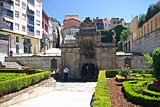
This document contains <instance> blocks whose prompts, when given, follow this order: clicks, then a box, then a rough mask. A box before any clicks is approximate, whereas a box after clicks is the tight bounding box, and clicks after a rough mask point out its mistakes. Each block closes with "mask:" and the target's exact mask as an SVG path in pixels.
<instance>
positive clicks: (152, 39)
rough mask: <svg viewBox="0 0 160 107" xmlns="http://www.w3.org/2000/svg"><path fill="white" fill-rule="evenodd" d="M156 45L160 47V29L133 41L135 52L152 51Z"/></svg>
mask: <svg viewBox="0 0 160 107" xmlns="http://www.w3.org/2000/svg"><path fill="white" fill-rule="evenodd" d="M156 47H160V29H158V30H157V31H154V32H152V33H149V34H146V35H145V36H142V37H141V38H140V39H138V40H136V41H133V47H132V50H133V52H140V53H146V52H147V53H152V51H153V50H154V49H155V48H156Z"/></svg>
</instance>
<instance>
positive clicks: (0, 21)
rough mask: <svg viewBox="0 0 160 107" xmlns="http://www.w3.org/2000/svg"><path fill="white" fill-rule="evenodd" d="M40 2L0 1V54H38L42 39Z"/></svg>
mask: <svg viewBox="0 0 160 107" xmlns="http://www.w3.org/2000/svg"><path fill="white" fill-rule="evenodd" d="M41 23H42V1H41V0H1V1H0V53H3V54H8V53H9V52H10V51H12V52H13V54H25V53H26V54H34V53H38V52H39V49H40V46H39V43H40V39H41V38H42V31H41V29H42V24H41Z"/></svg>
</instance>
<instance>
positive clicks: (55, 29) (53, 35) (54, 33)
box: [48, 17, 62, 48]
mask: <svg viewBox="0 0 160 107" xmlns="http://www.w3.org/2000/svg"><path fill="white" fill-rule="evenodd" d="M48 33H49V38H50V42H49V44H50V48H59V47H60V44H61V42H62V36H61V25H60V22H59V21H57V20H56V19H54V18H52V17H50V18H49V31H48Z"/></svg>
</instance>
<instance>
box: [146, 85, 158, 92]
mask: <svg viewBox="0 0 160 107" xmlns="http://www.w3.org/2000/svg"><path fill="white" fill-rule="evenodd" d="M148 89H149V90H151V91H155V92H160V88H158V87H155V86H154V85H153V84H149V85H148Z"/></svg>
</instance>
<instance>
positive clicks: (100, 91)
mask: <svg viewBox="0 0 160 107" xmlns="http://www.w3.org/2000/svg"><path fill="white" fill-rule="evenodd" d="M105 73H106V71H100V72H99V75H98V81H97V86H96V89H95V95H94V107H110V106H111V102H110V97H109V93H108V89H107V81H106V75H105Z"/></svg>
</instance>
